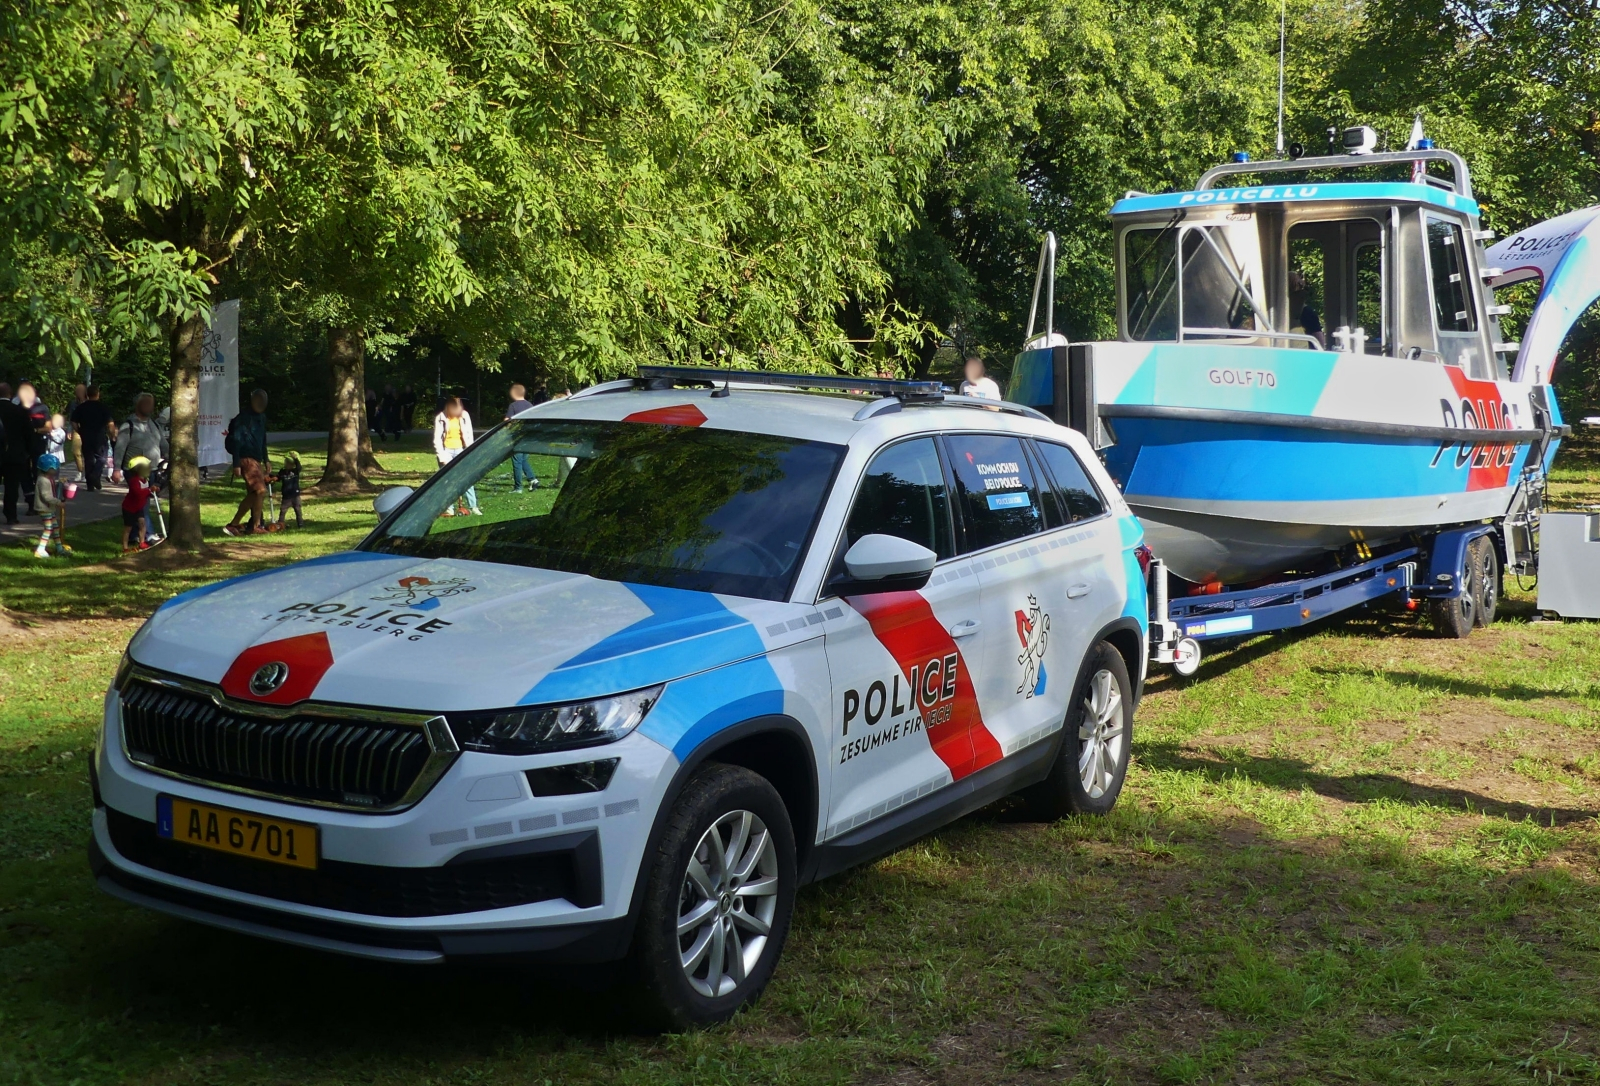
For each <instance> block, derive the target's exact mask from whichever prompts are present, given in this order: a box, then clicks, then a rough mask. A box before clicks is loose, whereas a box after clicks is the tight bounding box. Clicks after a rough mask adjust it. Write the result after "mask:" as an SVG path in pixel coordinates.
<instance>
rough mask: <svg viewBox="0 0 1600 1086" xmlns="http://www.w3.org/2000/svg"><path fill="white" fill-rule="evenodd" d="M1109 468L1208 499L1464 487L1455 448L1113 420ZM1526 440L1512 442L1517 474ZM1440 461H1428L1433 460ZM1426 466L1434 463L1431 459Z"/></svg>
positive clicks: (1132, 487)
mask: <svg viewBox="0 0 1600 1086" xmlns="http://www.w3.org/2000/svg"><path fill="white" fill-rule="evenodd" d="M1116 427H1117V437H1118V443H1117V444H1116V445H1113V446H1112V447H1111V448H1109V449H1107V450H1106V467H1107V468H1109V469H1110V471H1111V473H1112V474H1113V475H1114V476H1116V477H1117V479H1118V480H1119V481H1121V482H1122V483H1123V490H1124V492H1125V493H1127V494H1129V495H1142V496H1148V497H1153V498H1193V499H1207V500H1211V501H1294V502H1305V501H1350V500H1360V499H1372V498H1416V497H1425V496H1429V495H1434V494H1464V493H1466V490H1467V475H1468V466H1467V465H1462V466H1461V467H1459V468H1458V467H1456V459H1457V456H1456V454H1457V451H1458V450H1457V447H1456V446H1454V445H1450V446H1447V447H1446V448H1445V449H1444V451H1443V453H1442V455H1441V454H1440V450H1439V446H1438V445H1437V444H1435V443H1433V442H1418V441H1407V440H1405V439H1401V438H1395V439H1392V440H1388V439H1383V438H1367V439H1352V438H1349V437H1346V436H1344V435H1342V434H1333V433H1319V432H1317V431H1307V430H1300V431H1295V432H1294V433H1293V435H1292V436H1289V435H1286V433H1285V431H1284V430H1283V429H1281V428H1279V427H1272V426H1242V425H1234V424H1230V423H1214V422H1191V421H1181V420H1171V419H1136V418H1119V419H1117V420H1116ZM1527 455H1528V446H1526V445H1519V446H1517V447H1516V456H1515V458H1514V459H1513V460H1512V462H1511V466H1510V477H1511V478H1513V479H1514V478H1516V475H1517V472H1518V471H1519V470H1520V468H1521V464H1522V461H1523V460H1524V459H1526V457H1527ZM1435 458H1437V460H1438V463H1437V464H1436V465H1435V464H1434V460H1435ZM1430 465H1433V466H1430Z"/></svg>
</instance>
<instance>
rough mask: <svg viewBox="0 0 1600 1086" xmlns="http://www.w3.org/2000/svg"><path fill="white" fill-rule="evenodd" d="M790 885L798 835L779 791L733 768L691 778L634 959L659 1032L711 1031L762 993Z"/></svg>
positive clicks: (717, 767) (658, 859)
mask: <svg viewBox="0 0 1600 1086" xmlns="http://www.w3.org/2000/svg"><path fill="white" fill-rule="evenodd" d="M730 852H731V853H732V855H730ZM796 881H797V876H796V864H795V845H794V830H793V827H792V826H791V825H790V822H789V813H788V811H787V809H786V808H785V807H784V805H783V800H782V798H781V797H780V796H779V795H778V793H777V790H776V789H774V788H773V787H772V785H771V784H770V783H768V782H767V780H766V779H765V778H764V777H761V776H759V775H757V774H755V773H752V772H751V771H750V770H748V769H742V768H740V767H738V766H730V765H721V764H712V765H709V766H707V767H705V768H704V769H702V770H700V771H699V772H698V773H696V774H695V776H694V777H693V778H691V779H690V781H689V783H688V784H686V785H685V786H684V788H683V791H682V792H681V793H680V794H679V796H678V799H677V801H676V803H674V804H673V807H672V812H671V814H670V815H669V816H668V818H667V822H666V826H665V828H664V829H663V831H662V834H661V839H660V842H659V843H658V844H657V846H656V850H655V855H654V858H653V862H652V863H651V865H650V873H649V882H648V883H647V884H646V887H645V893H644V902H643V908H642V911H641V913H640V916H639V929H638V937H637V942H636V954H637V961H638V966H639V972H640V979H641V981H642V984H643V993H642V994H643V995H644V997H645V1000H646V1005H647V1013H648V1015H649V1017H650V1018H651V1019H653V1020H654V1022H655V1024H657V1025H660V1026H663V1027H665V1028H668V1029H676V1030H685V1029H695V1028H699V1027H702V1026H711V1025H716V1024H717V1023H719V1022H725V1021H727V1020H728V1019H729V1018H732V1017H733V1015H734V1013H735V1012H737V1011H738V1010H739V1009H740V1008H741V1007H743V1006H745V1005H746V1004H748V1003H750V1002H752V1001H754V1000H755V999H756V998H757V997H759V996H760V995H761V992H762V990H763V989H764V988H766V986H767V981H769V980H770V979H771V978H772V971H773V969H774V968H776V966H777V963H778V955H779V954H781V953H782V951H783V943H784V939H785V937H786V936H787V935H788V933H789V921H790V919H791V917H792V916H793V914H794V896H795V883H796Z"/></svg>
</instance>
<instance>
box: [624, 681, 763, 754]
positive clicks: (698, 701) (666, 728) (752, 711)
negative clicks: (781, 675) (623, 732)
mask: <svg viewBox="0 0 1600 1086" xmlns="http://www.w3.org/2000/svg"><path fill="white" fill-rule="evenodd" d="M782 712H783V687H782V686H781V685H780V684H779V682H778V674H777V672H775V671H773V670H772V664H771V663H769V662H768V661H767V658H766V657H765V656H756V657H752V658H751V659H748V660H743V661H741V662H739V663H736V664H733V665H731V666H729V667H724V668H718V669H717V670H716V671H707V672H702V673H701V674H699V675H692V676H690V677H689V678H687V679H683V680H680V681H679V682H675V683H672V684H671V685H669V686H668V687H667V690H666V693H664V694H663V695H662V696H661V702H660V704H658V705H657V706H656V707H655V708H654V709H651V710H650V715H649V716H647V717H645V718H644V723H643V724H641V725H640V726H639V732H640V734H642V735H644V736H646V737H647V738H649V739H653V740H655V741H656V742H657V743H660V744H661V745H662V746H664V747H667V748H669V749H670V750H671V751H672V753H673V756H674V757H676V758H677V759H678V760H679V761H680V762H681V761H682V760H683V759H684V758H686V757H688V756H689V753H690V752H691V751H693V750H694V748H695V747H697V746H699V745H700V744H701V743H703V742H705V741H706V740H707V739H709V738H710V737H711V736H713V735H715V734H716V733H717V732H719V731H721V730H722V729H723V728H728V727H732V726H733V725H735V724H738V723H740V722H742V721H746V720H749V719H751V718H752V717H758V716H775V715H777V714H779V713H782Z"/></svg>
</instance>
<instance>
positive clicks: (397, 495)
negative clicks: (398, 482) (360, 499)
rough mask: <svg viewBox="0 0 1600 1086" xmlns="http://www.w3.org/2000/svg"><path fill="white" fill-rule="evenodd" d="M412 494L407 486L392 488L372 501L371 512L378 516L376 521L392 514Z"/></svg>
mask: <svg viewBox="0 0 1600 1086" xmlns="http://www.w3.org/2000/svg"><path fill="white" fill-rule="evenodd" d="M413 493H414V491H412V489H411V488H410V487H409V486H392V487H390V488H389V489H388V490H385V491H384V492H383V493H382V494H379V495H378V496H377V497H376V498H373V499H372V511H373V512H374V513H376V514H378V519H379V520H382V519H383V518H384V517H386V516H388V515H389V514H390V513H393V512H394V511H395V510H396V509H398V508H400V506H401V504H402V503H404V502H405V500H406V499H407V498H409V497H411V495H412V494H413Z"/></svg>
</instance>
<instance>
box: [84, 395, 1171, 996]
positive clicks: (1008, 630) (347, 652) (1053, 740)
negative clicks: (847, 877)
mask: <svg viewBox="0 0 1600 1086" xmlns="http://www.w3.org/2000/svg"><path fill="white" fill-rule="evenodd" d="M643 373H644V375H643V376H641V377H640V378H637V379H634V380H628V381H620V382H613V383H611V384H608V385H601V386H597V387H595V388H593V389H590V390H587V391H586V392H584V393H580V394H579V395H577V396H574V397H572V398H570V399H567V400H564V401H559V402H556V403H551V404H547V405H544V406H541V407H540V408H538V409H536V410H534V411H532V412H529V413H528V414H525V415H524V416H522V417H521V418H519V419H516V420H513V421H512V422H509V423H506V424H504V425H502V426H500V427H497V428H496V429H495V430H493V431H492V432H490V433H489V434H487V435H485V436H484V437H483V438H481V439H480V440H479V441H478V442H477V443H476V444H474V445H472V446H471V447H470V448H469V449H468V450H467V451H466V452H465V453H464V454H463V455H462V456H460V457H459V458H458V459H457V460H456V461H455V462H454V463H453V464H451V465H450V466H449V467H448V468H447V469H446V470H444V471H442V472H440V473H439V474H438V475H436V476H434V478H433V479H431V480H430V481H429V482H428V483H427V485H425V486H424V487H422V488H421V490H419V491H418V492H416V493H415V494H409V492H406V493H407V494H408V495H409V496H407V497H405V500H404V501H403V502H401V501H397V500H396V498H397V497H399V496H398V495H396V494H395V493H394V492H390V493H389V494H387V495H385V497H384V498H380V501H379V503H378V505H379V508H380V512H381V513H383V514H384V517H383V519H382V521H381V523H380V526H379V528H378V529H377V530H376V531H375V532H374V533H373V534H372V535H371V536H370V537H369V538H368V539H367V540H366V542H364V543H363V544H362V545H361V547H360V548H359V549H358V550H355V551H352V552H349V553H344V554H335V555H330V556H328V557H325V558H320V559H315V560H312V561H308V562H301V563H298V564H296V565H292V566H288V567H286V568H281V569H275V570H270V571H266V572H262V573H256V574H252V575H250V576H246V577H239V578H236V579H234V580H231V581H225V582H223V583H221V584H216V585H211V586H208V587H206V588H201V589H197V590H195V591H192V592H188V593H185V594H183V595H181V596H178V597H175V598H174V599H172V600H170V601H168V602H167V603H166V604H165V605H164V606H163V607H161V609H160V610H158V611H157V612H156V613H155V615H153V616H152V617H151V619H150V620H149V621H148V622H147V623H146V624H145V625H144V627H143V628H142V629H141V630H140V631H139V633H138V634H137V635H136V636H135V637H134V639H133V641H132V643H131V644H130V645H129V647H128V652H127V656H126V658H125V660H124V662H123V665H122V667H121V668H120V670H119V673H118V675H117V679H116V682H115V684H114V686H113V688H112V690H111V691H110V693H109V694H108V696H107V699H106V706H105V724H104V734H103V736H102V741H101V743H100V745H99V750H98V752H97V755H96V758H95V762H94V768H95V778H96V779H95V812H94V841H93V845H92V854H91V860H92V863H93V866H94V869H95V871H96V874H97V876H98V879H99V882H100V885H101V886H102V887H104V888H105V889H106V890H107V891H109V892H111V893H112V894H115V895H117V896H118V897H121V898H124V899H126V900H128V901H132V902H136V903H138V904H141V905H145V906H148V907H150V908H154V909H159V910H162V911H165V912H168V913H172V914H175V915H178V916H182V917H188V918H191V919H194V920H199V921H203V922H205V923H209V924H215V925H217V926H220V927H225V928H231V929H234V930H237V931H243V932H249V933H252V934H257V935H262V936H267V937H270V938H275V939H280V940H283V941H285V942H290V943H297V944H300V945H303V946H310V947H319V948H324V949H327V950H334V951H342V952H345V953H350V954H357V955H362V956H366V957H372V958H381V959H388V960H394V961H411V962H433V961H439V960H442V959H445V958H455V957H463V958H466V957H471V956H486V955H493V956H507V955H531V956H537V957H540V958H543V959H546V960H556V961H570V962H596V961H608V960H618V959H622V958H624V957H630V951H631V959H632V960H633V961H634V962H635V963H636V964H637V966H638V967H639V968H640V970H641V971H642V974H643V978H644V980H645V982H646V988H647V990H648V991H649V992H650V993H652V994H653V996H654V999H655V1001H656V1002H657V1003H658V1005H659V1006H660V1008H661V1010H663V1011H664V1012H665V1013H666V1015H667V1017H668V1019H669V1020H670V1021H671V1022H674V1023H676V1024H678V1025H692V1024H697V1023H707V1022H713V1021H717V1020H721V1019H723V1018H726V1017H727V1016H729V1015H731V1014H732V1013H733V1012H734V1011H735V1010H736V1009H737V1008H738V1007H739V1006H740V1005H742V1004H743V1003H745V1002H746V1001H748V1000H750V999H752V998H753V997H755V996H756V995H757V994H758V993H759V992H760V991H761V989H762V988H763V986H764V985H765V984H766V982H767V979H768V978H769V977H770V976H771V974H772V970H773V967H774V965H775V963H776V961H777V958H778V954H779V952H780V950H781V947H782V945H783V940H784V936H785V934H786V933H787V930H788V926H789V920H790V915H791V911H792V909H793V904H794V898H795V891H796V888H797V887H798V886H800V885H801V884H803V883H805V882H807V881H809V880H813V879H817V878H821V877H824V876H826V875H829V874H831V873H834V872H837V871H839V870H841V869H843V868H846V867H848V866H850V865H852V864H856V863H860V862H862V861H864V860H867V859H870V858H872V857H875V856H878V855H881V854H883V853H885V852H888V851H890V850H892V849H894V848H896V847H899V846H901V845H904V844H905V843H907V842H908V841H911V840H913V839H914V838H916V837H918V836H919V835H921V834H924V833H926V832H928V831H929V830H932V829H934V828H935V827H938V826H940V825H942V824H944V823H947V822H949V821H951V820H952V819H955V818H957V817H959V816H961V815H963V814H965V813H967V812H969V811H972V810H974V809H975V808H977V807H979V806H982V805H984V804H987V803H989V802H991V801H993V800H995V799H997V798H999V797H1001V796H1004V795H1006V794H1007V793H1011V792H1016V791H1019V790H1026V791H1025V794H1026V795H1027V796H1028V797H1029V799H1030V800H1031V802H1032V803H1033V805H1034V806H1035V809H1036V810H1038V811H1039V812H1040V813H1041V814H1042V815H1044V816H1047V817H1054V816H1057V815H1061V814H1064V813H1066V812H1069V811H1083V812H1104V811H1107V810H1109V809H1110V808H1111V806H1112V804H1113V803H1114V802H1115V801H1116V798H1117V794H1118V792H1119V791H1120V789H1121V786H1122V780H1123V775H1124V772H1125V770H1126V768H1127V763H1128V754H1129V744H1130V740H1131V734H1132V732H1131V729H1132V724H1133V710H1134V705H1135V703H1136V701H1137V698H1138V694H1139V686H1140V683H1141V682H1142V680H1143V674H1144V660H1145V653H1144V644H1145V627H1146V621H1147V619H1146V601H1145V575H1144V570H1143V569H1142V565H1143V563H1144V562H1145V561H1146V559H1147V557H1148V552H1147V551H1145V550H1144V548H1143V545H1142V542H1141V530H1140V527H1139V524H1138V522H1137V521H1136V520H1135V519H1134V518H1133V516H1132V515H1131V514H1130V513H1129V511H1128V507H1127V506H1126V505H1125V504H1124V503H1123V500H1122V498H1121V496H1120V495H1119V494H1118V493H1117V490H1116V488H1115V486H1114V485H1113V484H1112V482H1111V480H1110V479H1109V478H1108V477H1107V475H1106V474H1105V472H1104V470H1103V469H1102V468H1101V466H1100V464H1099V463H1098V461H1097V460H1096V458H1095V456H1094V455H1093V452H1092V450H1091V449H1090V447H1089V446H1088V444H1087V442H1086V441H1085V440H1084V439H1083V438H1082V437H1081V436H1079V435H1078V434H1076V433H1073V432H1071V431H1068V430H1065V429H1063V428H1061V427H1059V426H1057V425H1055V424H1053V423H1050V422H1048V421H1045V420H1044V419H1043V417H1042V416H1039V415H1037V413H1035V412H1032V411H1031V410H1029V409H1026V408H1018V407H1015V406H1013V405H1004V406H1003V407H1002V408H1001V409H999V410H996V409H995V405H993V404H990V405H989V407H988V408H987V409H986V408H985V407H984V406H983V403H984V402H983V401H963V400H961V399H960V398H958V397H947V396H943V395H942V394H941V392H940V390H939V386H938V385H937V384H935V383H929V382H923V383H916V382H887V381H869V380H857V379H848V380H845V379H836V380H831V381H830V380H827V379H821V378H810V377H806V378H801V377H776V376H774V375H771V374H762V375H753V374H752V375H733V376H734V380H736V381H739V382H741V383H739V384H737V385H734V386H731V387H730V386H729V385H727V384H718V385H716V386H715V387H711V386H710V384H709V382H708V381H707V380H706V378H707V377H708V375H712V374H714V376H715V378H716V380H718V381H719V382H720V381H723V379H724V377H725V375H724V374H722V373H719V372H715V371H687V370H669V369H665V368H660V369H653V368H647V369H645V370H644V371H643ZM780 381H788V382H792V383H793V384H794V385H797V386H805V387H806V388H808V389H815V388H816V387H818V386H822V387H825V388H826V387H829V386H832V388H833V390H832V391H831V392H822V393H819V392H816V391H802V390H801V389H800V388H799V387H788V388H785V387H780V386H779V385H778V384H777V382H780ZM763 382H765V384H763ZM679 386H688V387H679ZM846 390H848V391H846ZM863 390H864V391H866V392H867V393H869V394H872V393H876V394H878V396H879V398H876V399H873V398H871V396H870V395H869V396H867V397H863V396H862V395H860V394H851V393H852V392H854V393H859V392H860V391H863ZM514 457H528V458H530V460H535V459H536V460H537V463H528V464H526V465H518V466H519V467H522V466H526V467H531V468H533V469H534V472H536V473H537V474H538V475H539V476H540V477H541V478H542V479H543V480H544V481H545V485H543V486H541V487H540V488H538V489H536V490H534V491H532V492H531V493H529V492H526V491H523V492H518V491H515V490H513V488H512V476H511V471H512V459H513V458H514ZM530 474H532V472H530ZM394 506H397V508H394ZM474 510H476V512H474ZM1063 725H1065V727H1063Z"/></svg>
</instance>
